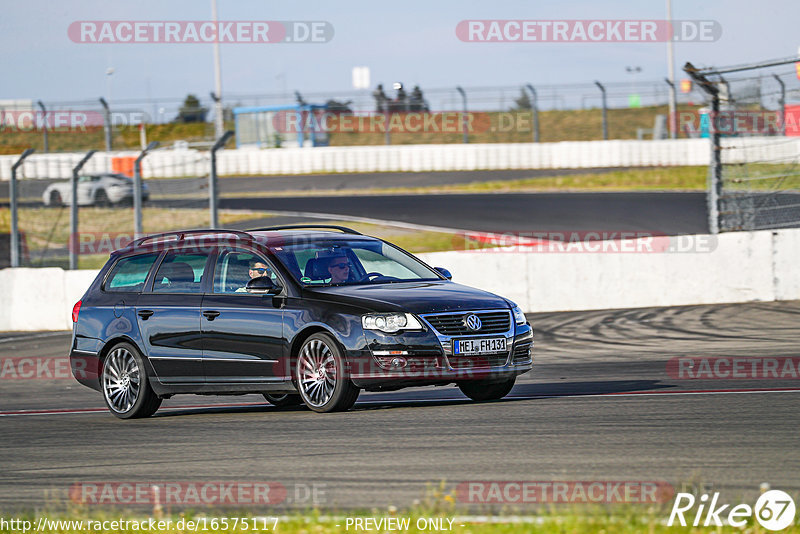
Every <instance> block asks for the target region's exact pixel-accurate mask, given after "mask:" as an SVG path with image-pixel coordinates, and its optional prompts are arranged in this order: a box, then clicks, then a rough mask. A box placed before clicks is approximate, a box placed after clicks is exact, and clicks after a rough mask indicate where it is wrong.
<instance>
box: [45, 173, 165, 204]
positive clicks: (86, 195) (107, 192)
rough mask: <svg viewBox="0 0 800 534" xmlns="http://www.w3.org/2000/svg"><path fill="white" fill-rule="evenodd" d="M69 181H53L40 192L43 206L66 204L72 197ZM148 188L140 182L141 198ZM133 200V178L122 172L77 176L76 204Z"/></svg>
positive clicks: (122, 202)
mask: <svg viewBox="0 0 800 534" xmlns="http://www.w3.org/2000/svg"><path fill="white" fill-rule="evenodd" d="M71 187H72V186H71V184H70V182H55V183H52V184H50V185H49V186H47V189H45V190H44V193H42V202H44V205H45V206H52V207H58V206H68V205H69V204H70V202H71V198H72V189H71ZM148 198H150V190H149V188H148V187H147V185H146V184H144V183H143V184H142V200H147V199H148ZM132 202H133V180H132V179H131V178H128V177H127V176H125V175H124V174H111V173H107V174H88V175H82V176H78V206H113V205H118V204H131V203H132Z"/></svg>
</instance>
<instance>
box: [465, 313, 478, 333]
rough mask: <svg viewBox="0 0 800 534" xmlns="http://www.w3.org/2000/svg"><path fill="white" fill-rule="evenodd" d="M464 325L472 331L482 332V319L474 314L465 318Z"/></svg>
mask: <svg viewBox="0 0 800 534" xmlns="http://www.w3.org/2000/svg"><path fill="white" fill-rule="evenodd" d="M464 325H466V327H467V328H469V329H470V330H480V329H481V319H480V317H478V316H477V315H475V314H474V313H471V314H469V315H467V316H466V317H464Z"/></svg>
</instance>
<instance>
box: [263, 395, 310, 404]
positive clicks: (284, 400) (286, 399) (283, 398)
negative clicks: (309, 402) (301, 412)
mask: <svg viewBox="0 0 800 534" xmlns="http://www.w3.org/2000/svg"><path fill="white" fill-rule="evenodd" d="M264 398H265V399H267V402H268V403H270V404H272V405H273V406H299V405H300V404H303V399H302V398H301V397H300V395H297V394H295V393H264Z"/></svg>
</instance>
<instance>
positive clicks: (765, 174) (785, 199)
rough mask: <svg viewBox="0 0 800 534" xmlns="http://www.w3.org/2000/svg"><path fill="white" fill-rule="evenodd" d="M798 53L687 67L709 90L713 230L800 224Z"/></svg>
mask: <svg viewBox="0 0 800 534" xmlns="http://www.w3.org/2000/svg"><path fill="white" fill-rule="evenodd" d="M797 59H798V58H792V59H787V60H783V61H776V62H763V63H758V64H754V65H747V66H737V67H727V68H720V69H704V70H699V69H694V70H693V67H691V68H688V70H687V72H690V74H692V75H693V76H694V77H695V78H696V79H697V81H698V82H699V84H700V85H701V86H702V87H704V88H705V90H706V92H707V94H708V97H707V101H708V107H705V108H703V109H701V110H700V112H699V114H698V117H697V119H699V120H697V122H696V124H697V130H698V131H699V133H700V135H702V136H705V137H709V138H710V140H711V150H712V158H711V166H710V169H709V214H710V217H711V220H710V226H711V228H712V230H714V229H717V230H719V231H723V232H724V231H737V230H765V229H775V228H787V227H797V226H800V81H798V76H797V74H798V72H796V71H795V68H792V69H791V70H787V67H795V65H794V62H796V61H797ZM682 122H683V123H684V124H686V123H687V121H685V120H684V121H682Z"/></svg>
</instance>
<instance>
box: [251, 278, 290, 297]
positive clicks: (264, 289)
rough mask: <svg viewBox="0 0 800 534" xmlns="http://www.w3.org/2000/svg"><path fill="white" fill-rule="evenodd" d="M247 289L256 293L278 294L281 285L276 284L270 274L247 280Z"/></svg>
mask: <svg viewBox="0 0 800 534" xmlns="http://www.w3.org/2000/svg"><path fill="white" fill-rule="evenodd" d="M245 291H246V292H248V293H251V294H254V295H277V294H278V293H280V292H281V287H280V286H277V285H275V283H274V282H273V281H272V278H270V277H269V276H259V277H258V278H253V279H252V280H250V281H249V282H247V286H245Z"/></svg>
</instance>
